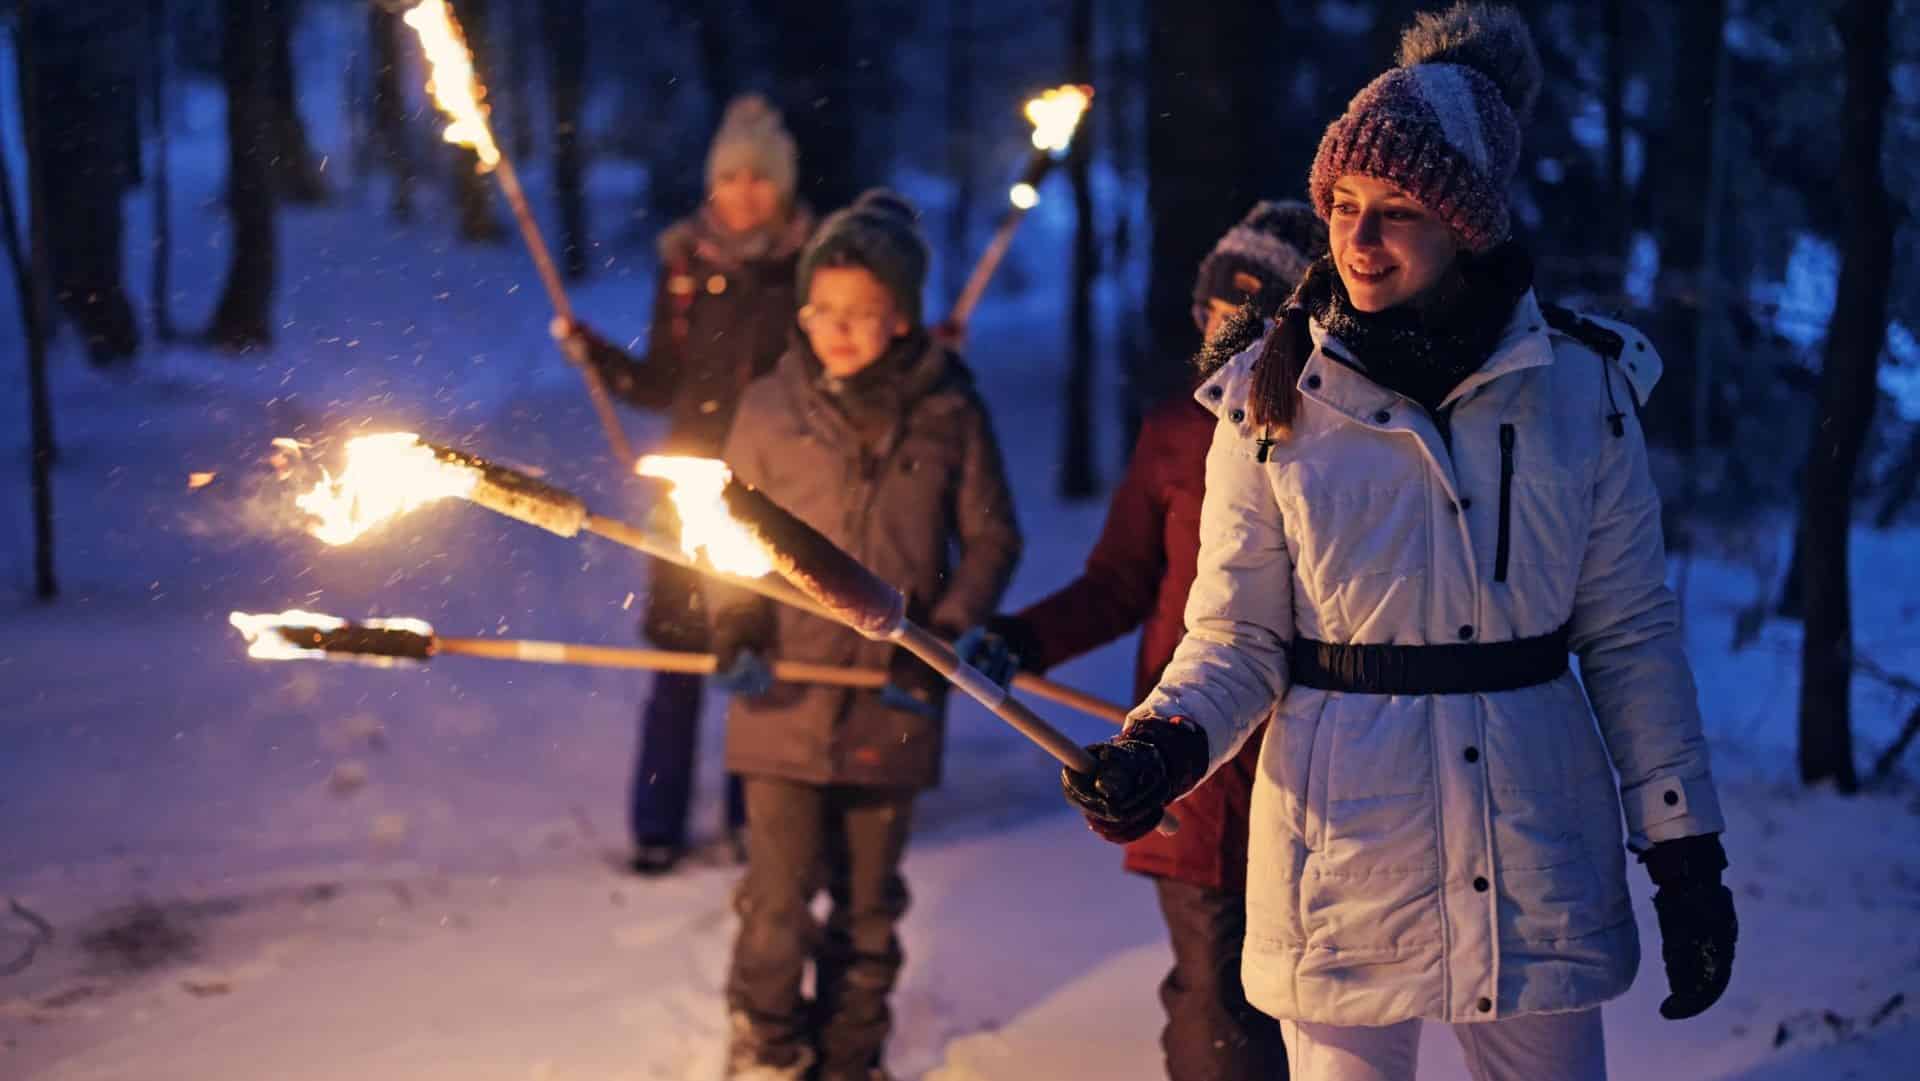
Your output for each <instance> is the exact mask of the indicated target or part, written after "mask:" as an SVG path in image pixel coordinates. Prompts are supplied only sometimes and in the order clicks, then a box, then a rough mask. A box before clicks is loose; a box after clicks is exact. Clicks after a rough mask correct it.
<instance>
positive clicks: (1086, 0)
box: [1060, 0, 1100, 499]
mask: <svg viewBox="0 0 1920 1081" xmlns="http://www.w3.org/2000/svg"><path fill="white" fill-rule="evenodd" d="M1067 36H1068V41H1069V44H1068V53H1069V60H1068V62H1067V68H1068V76H1067V77H1068V78H1069V79H1071V80H1072V81H1074V82H1076V83H1087V84H1091V83H1092V82H1093V0H1073V8H1072V10H1071V11H1070V13H1069V15H1068V19H1067ZM1093 120H1094V115H1093V114H1092V113H1091V112H1089V113H1088V115H1087V116H1086V117H1084V118H1082V120H1081V122H1080V130H1079V131H1078V132H1077V133H1075V136H1074V140H1073V146H1072V148H1071V150H1070V151H1069V153H1068V157H1067V172H1068V175H1069V176H1071V177H1072V179H1073V216H1074V227H1073V283H1072V288H1073V293H1072V296H1071V297H1070V298H1069V300H1068V321H1069V322H1068V329H1069V338H1068V350H1069V352H1068V361H1067V384H1066V388H1065V390H1066V409H1067V415H1066V424H1065V426H1064V428H1063V429H1062V431H1061V443H1060V494H1061V495H1062V496H1064V497H1065V498H1067V499H1086V498H1089V497H1090V496H1092V495H1094V494H1095V493H1097V492H1098V491H1099V490H1100V469H1099V465H1098V451H1099V447H1098V446H1097V445H1096V444H1095V435H1096V433H1095V431H1094V425H1093V382H1094V378H1093V376H1094V372H1093V347H1094V342H1093V286H1094V278H1095V277H1096V276H1097V275H1098V274H1099V272H1100V268H1099V250H1098V248H1097V247H1096V245H1097V244H1098V242H1099V235H1098V232H1097V230H1098V224H1097V223H1096V222H1095V221H1094V213H1093V179H1092V175H1091V174H1092V169H1091V163H1092V159H1093V153H1092V147H1093V137H1094V135H1093V132H1092V131H1091V130H1090V129H1091V128H1092V126H1093V125H1092V121H1093Z"/></svg>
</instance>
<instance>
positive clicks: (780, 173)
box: [707, 94, 799, 199]
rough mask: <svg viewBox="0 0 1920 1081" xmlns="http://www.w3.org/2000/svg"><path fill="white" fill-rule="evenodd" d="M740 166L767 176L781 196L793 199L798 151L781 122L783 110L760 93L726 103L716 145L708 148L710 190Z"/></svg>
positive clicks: (745, 95) (716, 137)
mask: <svg viewBox="0 0 1920 1081" xmlns="http://www.w3.org/2000/svg"><path fill="white" fill-rule="evenodd" d="M741 169H751V170H753V171H754V172H755V173H758V174H759V175H761V176H763V177H766V178H767V179H768V180H771V181H773V183H774V186H776V187H778V188H779V189H780V194H781V195H782V196H784V197H786V198H787V199H792V198H793V185H794V175H795V174H796V173H797V172H798V171H799V152H798V151H797V150H795V149H794V145H793V136H792V135H790V134H788V133H787V127H786V125H785V124H784V123H782V122H781V119H780V111H779V110H778V109H775V108H774V107H773V106H772V104H770V103H769V102H768V101H767V99H766V98H763V97H761V96H760V95H758V94H742V95H740V96H739V97H737V98H734V99H733V100H732V101H731V102H728V103H727V112H726V115H725V116H723V117H721V119H720V130H719V131H716V132H714V135H713V146H712V147H711V148H710V149H709V150H708V151H707V188H708V190H709V191H711V190H712V189H713V186H714V185H715V184H717V183H718V182H719V181H720V178H721V177H725V176H729V175H732V174H733V173H736V172H738V171H740V170H741Z"/></svg>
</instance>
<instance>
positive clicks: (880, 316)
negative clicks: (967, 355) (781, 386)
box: [800, 266, 913, 379]
mask: <svg viewBox="0 0 1920 1081" xmlns="http://www.w3.org/2000/svg"><path fill="white" fill-rule="evenodd" d="M800 328H801V329H802V330H804V331H806V333H807V341H808V343H809V344H811V345H812V346H813V355H814V356H816V357H819V358H820V366H821V367H823V368H825V369H826V370H827V373H828V374H829V375H832V376H834V377H835V378H838V379H845V378H847V377H848V376H852V375H857V374H858V373H860V372H861V371H864V370H865V369H867V368H868V367H870V366H872V364H873V362H874V361H876V360H879V359H880V358H881V357H882V356H885V355H886V352H887V347H888V346H890V345H892V344H893V340H894V339H895V338H898V337H901V336H902V335H904V334H906V333H907V332H908V331H910V330H912V329H913V324H912V323H911V322H910V321H909V320H908V319H907V316H906V313H904V312H902V311H901V310H900V306H899V305H898V304H896V303H894V299H893V292H892V290H890V289H888V288H887V287H886V285H885V284H883V283H882V282H881V281H880V279H879V278H877V277H875V276H874V274H873V272H872V271H870V270H868V269H867V268H865V267H857V266H825V267H821V268H819V269H818V270H815V271H814V272H813V279H812V281H811V282H809V283H808V285H807V303H806V306H805V307H803V308H801V309H800Z"/></svg>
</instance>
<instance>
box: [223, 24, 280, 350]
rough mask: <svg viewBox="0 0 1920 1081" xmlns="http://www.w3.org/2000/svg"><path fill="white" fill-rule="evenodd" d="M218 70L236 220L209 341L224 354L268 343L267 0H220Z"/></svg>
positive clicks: (270, 107)
mask: <svg viewBox="0 0 1920 1081" xmlns="http://www.w3.org/2000/svg"><path fill="white" fill-rule="evenodd" d="M220 7H221V17H222V22H223V26H222V36H221V49H220V70H221V76H222V80H223V81H224V82H225V84H226V90H227V209H228V211H229V213H230V214H231V215H232V218H233V237H232V243H231V247H232V250H233V257H232V259H231V260H230V261H229V262H228V264H227V284H226V288H225V289H224V290H223V291H222V292H221V294H220V303H219V304H218V305H217V306H216V307H215V309H214V313H213V322H212V324H211V325H210V326H209V327H208V328H207V337H208V338H209V339H210V340H211V341H212V342H214V344H216V345H220V346H224V347H226V348H228V349H246V348H248V347H250V346H255V345H265V344H267V343H269V342H271V341H272V340H273V330H272V318H273V293H274V284H275V282H274V279H275V274H276V272H277V264H278V254H277V252H276V251H275V250H274V249H275V245H276V244H277V243H278V240H277V238H276V237H275V236H274V222H273V203H274V174H273V165H272V161H273V155H274V153H275V152H276V148H277V147H278V145H279V144H278V143H277V141H276V138H275V130H274V103H273V95H272V86H271V80H272V72H271V70H270V67H271V61H270V58H271V56H272V42H271V38H272V37H273V34H274V32H275V31H274V25H273V24H274V22H275V19H274V15H273V10H272V0H221V5H220Z"/></svg>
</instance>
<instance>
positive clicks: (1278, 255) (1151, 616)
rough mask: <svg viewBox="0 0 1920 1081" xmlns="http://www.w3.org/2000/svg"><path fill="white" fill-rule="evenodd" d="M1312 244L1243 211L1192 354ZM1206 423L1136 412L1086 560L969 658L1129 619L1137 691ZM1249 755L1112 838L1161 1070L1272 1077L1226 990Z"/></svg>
mask: <svg viewBox="0 0 1920 1081" xmlns="http://www.w3.org/2000/svg"><path fill="white" fill-rule="evenodd" d="M1326 246H1327V230H1326V226H1324V225H1322V224H1321V223H1320V220H1319V219H1318V218H1317V217H1316V216H1315V215H1314V213H1313V210H1312V208H1310V207H1308V206H1307V205H1306V204H1305V203H1299V202H1284V203H1270V202H1262V203H1260V204H1259V205H1257V206H1255V207H1254V208H1253V209H1252V210H1251V211H1250V212H1249V213H1248V214H1247V216H1246V218H1245V219H1244V220H1242V221H1241V222H1240V223H1239V224H1238V225H1235V226H1234V227H1233V228H1232V229H1231V230H1229V231H1228V232H1227V234H1226V235H1225V236H1223V237H1221V238H1220V242H1219V243H1218V244H1217V245H1215V246H1214V249H1213V251H1212V252H1211V253H1209V254H1208V256H1207V257H1206V259H1205V260H1204V261H1202V262H1201V264H1200V274H1199V277H1198V279H1197V281H1196V282H1195V284H1194V293H1193V319H1194V324H1195V326H1196V327H1198V328H1199V329H1200V330H1201V331H1202V333H1203V335H1204V339H1203V341H1204V344H1203V346H1202V349H1203V351H1204V352H1206V353H1209V354H1218V353H1220V352H1221V351H1225V352H1226V353H1228V354H1231V353H1235V352H1238V351H1239V350H1240V349H1242V348H1245V347H1247V346H1249V345H1252V344H1253V343H1254V342H1255V341H1257V340H1258V338H1259V335H1260V333H1261V332H1262V331H1263V330H1264V324H1265V322H1266V319H1267V318H1268V317H1270V316H1271V315H1272V314H1273V312H1274V311H1275V310H1277V309H1278V307H1279V305H1280V303H1281V301H1283V300H1284V299H1285V298H1286V296H1287V294H1288V293H1289V292H1291V291H1292V289H1293V286H1294V284H1295V282H1296V281H1298V280H1299V278H1300V276H1301V275H1302V274H1303V273H1304V272H1305V271H1306V268H1307V266H1308V264H1309V263H1311V262H1312V261H1313V260H1314V259H1315V258H1317V257H1319V255H1320V254H1321V253H1322V252H1324V251H1325V250H1326ZM1190 390H1191V388H1190V387H1189V388H1188V391H1190ZM1214 424H1215V420H1214V417H1213V414H1211V413H1209V412H1207V410H1206V409H1204V408H1202V407H1201V406H1200V405H1199V404H1198V403H1196V402H1195V401H1194V400H1193V398H1192V396H1191V394H1190V393H1189V392H1183V393H1181V394H1179V395H1176V396H1174V397H1173V398H1170V399H1168V400H1167V401H1165V402H1162V403H1161V404H1160V405H1159V406H1157V407H1155V408H1154V409H1153V410H1152V411H1150V412H1149V413H1148V414H1147V416H1146V418H1145V420H1144V422H1143V424H1142V425H1141V428H1140V437H1139V440H1138V442H1137V443H1136V444H1135V446H1134V451H1133V458H1132V460H1131V461H1130V462H1129V464H1128V466H1127V473H1126V477H1125V479H1124V480H1122V482H1121V484H1120V487H1119V488H1118V489H1116V490H1115V492H1114V494H1113V502H1112V505H1111V506H1110V507H1109V509H1108V511H1107V521H1106V526H1105V528H1104V529H1103V530H1102V531H1101V533H1100V539H1099V541H1098V542H1097V543H1096V544H1095V545H1094V547H1093V551H1092V553H1091V554H1089V555H1088V557H1087V565H1086V569H1085V570H1083V571H1082V572H1081V573H1080V577H1078V578H1076V579H1074V580H1073V581H1071V582H1069V583H1067V584H1066V585H1065V586H1062V587H1061V588H1060V589H1058V590H1056V591H1055V592H1054V593H1053V594H1051V595H1050V596H1048V597H1046V598H1044V599H1042V600H1040V601H1037V602H1035V603H1034V604H1032V605H1029V606H1028V607H1027V608H1025V609H1023V610H1022V611H1020V612H1018V613H1016V614H1014V615H1010V616H998V617H996V618H995V619H994V620H992V621H991V622H990V623H989V624H988V628H987V632H986V633H984V634H982V633H980V632H976V633H974V634H972V635H969V636H967V638H966V639H965V640H964V641H963V642H962V648H963V650H964V651H965V652H966V653H968V654H969V655H970V658H971V659H973V660H974V661H975V663H976V664H978V665H981V666H983V667H985V668H987V669H989V670H997V671H994V674H995V675H1000V676H1006V677H1009V678H1010V677H1011V674H1012V669H1013V668H1014V667H1015V666H1018V667H1020V668H1025V669H1028V670H1030V671H1034V672H1044V671H1046V670H1047V669H1049V668H1052V667H1054V666H1055V665H1058V664H1061V663H1063V662H1065V661H1068V660H1071V659H1072V658H1074V657H1077V656H1079V655H1081V654H1083V653H1086V652H1088V651H1090V650H1092V649H1095V648H1097V647H1099V646H1102V645H1105V644H1106V643H1108V642H1111V641H1113V640H1114V639H1116V638H1118V637H1120V636H1121V635H1123V634H1126V633H1127V632H1128V631H1131V630H1133V629H1134V628H1135V627H1138V628H1140V646H1139V654H1138V658H1137V662H1136V665H1135V669H1134V698H1135V699H1138V698H1139V697H1140V696H1142V695H1144V694H1146V693H1147V692H1148V691H1149V690H1151V689H1152V688H1153V687H1154V685H1155V684H1156V683H1157V682H1158V681H1159V678H1160V673H1161V670H1162V669H1164V668H1165V667H1166V665H1167V662H1168V660H1170V659H1171V658H1172V657H1173V650H1174V647H1175V646H1177V645H1179V644H1180V639H1181V636H1182V635H1184V634H1185V633H1186V626H1185V620H1184V618H1183V613H1184V610H1185V607H1186V602H1187V589H1188V587H1189V586H1191V585H1192V584H1193V579H1194V575H1195V572H1196V565H1197V561H1198V558H1199V551H1200V501H1201V496H1202V495H1203V494H1204V491H1205V487H1206V485H1205V477H1206V459H1207V448H1208V447H1209V446H1210V445H1211V443H1212V440H1213V429H1214ZM1003 682H1004V680H1003ZM1259 755H1260V739H1259V737H1258V736H1255V738H1253V739H1251V740H1249V741H1248V742H1247V746H1246V747H1245V749H1243V750H1242V751H1241V752H1240V755H1239V757H1238V758H1236V759H1235V760H1234V761H1233V762H1232V763H1230V764H1228V765H1227V766H1225V767H1223V768H1222V769H1221V770H1220V771H1219V772H1218V773H1216V774H1214V775H1213V777H1212V778H1210V779H1209V780H1208V781H1207V782H1206V783H1205V784H1203V785H1201V786H1200V787H1199V788H1198V789H1196V790H1195V791H1194V792H1192V793H1191V794H1189V795H1187V796H1186V797H1185V798H1184V799H1182V800H1181V801H1180V831H1179V832H1178V833H1177V834H1175V835H1173V836H1171V837H1166V836H1161V835H1159V834H1153V833H1150V834H1148V835H1147V836H1146V837H1143V838H1141V839H1140V840H1138V841H1135V842H1133V843H1132V844H1130V845H1128V846H1127V855H1126V867H1127V869H1128V870H1129V871H1133V872H1136V873H1138V874H1143V875H1146V876H1148V877H1150V878H1152V879H1153V880H1154V886H1155V889H1156V890H1157V891H1158V893H1159V895H1160V910H1161V912H1162V914H1163V915H1164V916H1165V918H1166V921H1167V930H1168V932H1169V934H1170V936H1171V938H1172V945H1173V968H1172V970H1171V971H1170V972H1168V973H1167V977H1166V979H1165V980H1164V981H1162V983H1161V985H1160V1000H1161V1002H1162V1004H1163V1005H1164V1006H1165V1008H1166V1011H1167V1023H1166V1027H1165V1028H1164V1029H1163V1030H1162V1032H1161V1048H1162V1050H1163V1051H1164V1053H1165V1056H1166V1067H1167V1076H1168V1077H1169V1078H1170V1079H1171V1081H1276V1079H1281V1078H1284V1077H1285V1076H1286V1050H1285V1048H1284V1047H1283V1046H1282V1044H1281V1041H1280V1030H1279V1026H1278V1025H1277V1024H1276V1023H1275V1022H1274V1021H1273V1019H1272V1018H1269V1017H1267V1016H1265V1015H1264V1014H1262V1013H1260V1012H1259V1011H1258V1010H1256V1009H1254V1008H1253V1007H1252V1006H1249V1005H1248V1004H1247V1001H1246V997H1245V995H1244V993H1243V992H1242V990H1241V987H1240V949H1241V937H1242V936H1243V934H1244V933H1245V931H1246V922H1247V917H1246V905H1245V890H1246V864H1247V801H1248V798H1249V796H1250V794H1251V793H1252V791H1253V774H1254V769H1255V765H1256V763H1257V761H1258V759H1259Z"/></svg>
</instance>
